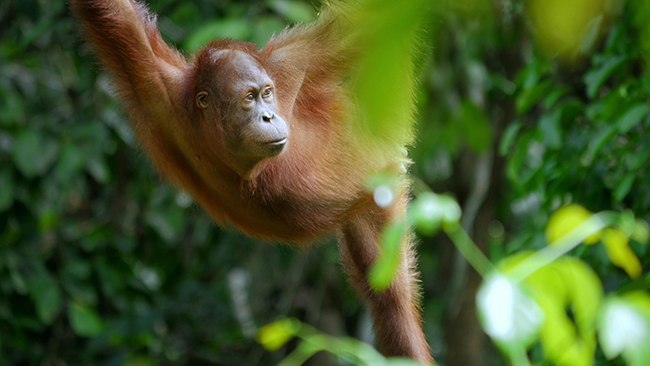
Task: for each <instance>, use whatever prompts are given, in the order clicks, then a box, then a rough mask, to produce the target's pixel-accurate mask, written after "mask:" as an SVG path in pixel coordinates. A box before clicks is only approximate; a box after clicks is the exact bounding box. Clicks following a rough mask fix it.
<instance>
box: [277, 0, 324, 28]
mask: <svg viewBox="0 0 650 366" xmlns="http://www.w3.org/2000/svg"><path fill="white" fill-rule="evenodd" d="M271 6H272V7H273V10H275V11H277V12H278V13H279V14H282V16H284V17H285V18H287V20H288V21H290V22H292V23H298V22H307V21H310V20H312V19H314V15H315V12H314V8H313V6H311V5H309V4H308V3H303V2H298V1H291V0H273V1H271Z"/></svg>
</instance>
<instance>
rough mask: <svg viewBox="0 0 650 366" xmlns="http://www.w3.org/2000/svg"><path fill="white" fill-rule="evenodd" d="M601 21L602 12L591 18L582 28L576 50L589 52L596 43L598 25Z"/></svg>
mask: <svg viewBox="0 0 650 366" xmlns="http://www.w3.org/2000/svg"><path fill="white" fill-rule="evenodd" d="M602 23H603V14H600V15H598V16H596V17H594V18H592V19H591V20H590V21H589V22H588V23H587V25H585V27H584V28H583V29H582V34H581V39H580V44H579V45H578V51H580V52H581V53H584V54H586V53H587V52H589V51H590V50H591V49H592V48H593V47H594V44H595V43H596V40H597V39H598V36H599V35H600V27H601V25H602Z"/></svg>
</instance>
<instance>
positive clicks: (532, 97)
mask: <svg viewBox="0 0 650 366" xmlns="http://www.w3.org/2000/svg"><path fill="white" fill-rule="evenodd" d="M551 90H553V82H552V81H550V80H546V81H543V82H541V83H540V84H537V85H535V86H534V87H533V88H532V89H524V90H522V91H521V93H519V95H518V96H517V99H516V105H517V113H519V114H524V113H526V112H528V111H529V110H530V109H531V108H532V107H533V106H535V104H537V102H538V101H540V100H541V99H542V98H544V97H545V96H546V95H547V94H548V93H549V92H550V91H551Z"/></svg>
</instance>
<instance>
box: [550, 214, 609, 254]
mask: <svg viewBox="0 0 650 366" xmlns="http://www.w3.org/2000/svg"><path fill="white" fill-rule="evenodd" d="M591 215H592V213H591V212H589V210H587V209H586V208H584V207H582V206H580V205H576V204H570V205H566V206H563V207H560V208H559V209H558V210H557V211H555V213H553V215H552V216H551V218H550V219H549V220H548V224H547V225H546V238H547V239H548V242H549V243H550V244H553V243H555V242H557V241H558V240H560V239H562V238H563V237H565V236H566V235H568V234H570V233H571V232H572V231H573V230H575V229H576V228H578V227H579V226H580V225H581V224H582V223H583V222H584V221H586V220H587V219H589V218H590V217H591ZM599 240H600V238H599V235H598V233H596V234H592V235H589V236H588V237H587V238H586V239H585V240H583V243H585V244H589V245H593V244H596V243H598V241H599Z"/></svg>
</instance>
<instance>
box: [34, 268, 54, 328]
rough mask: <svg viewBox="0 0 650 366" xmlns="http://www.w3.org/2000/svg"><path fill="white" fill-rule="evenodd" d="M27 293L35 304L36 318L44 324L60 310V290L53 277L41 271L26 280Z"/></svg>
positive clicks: (50, 320)
mask: <svg viewBox="0 0 650 366" xmlns="http://www.w3.org/2000/svg"><path fill="white" fill-rule="evenodd" d="M28 283H29V286H28V287H29V295H30V297H31V298H32V299H33V300H34V303H35V304H36V312H37V313H38V318H39V319H40V320H41V321H42V322H43V323H45V324H51V323H52V322H53V321H54V319H55V318H56V316H57V315H58V314H59V312H60V311H61V291H60V290H59V286H58V284H57V283H56V282H55V281H54V278H52V276H51V275H50V274H49V273H47V272H42V273H38V274H36V275H34V276H33V277H31V278H30V279H29V281H28Z"/></svg>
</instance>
